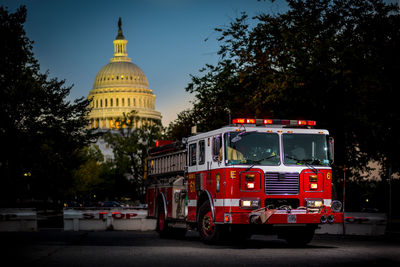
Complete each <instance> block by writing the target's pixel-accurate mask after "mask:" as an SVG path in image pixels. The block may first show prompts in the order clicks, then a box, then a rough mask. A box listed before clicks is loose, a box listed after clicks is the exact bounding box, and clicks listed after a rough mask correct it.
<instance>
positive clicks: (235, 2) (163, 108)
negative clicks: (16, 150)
mask: <svg viewBox="0 0 400 267" xmlns="http://www.w3.org/2000/svg"><path fill="white" fill-rule="evenodd" d="M0 3H1V5H4V6H6V7H8V9H9V11H15V9H16V8H17V7H18V6H20V5H26V6H27V9H28V17H27V22H26V24H25V29H26V32H27V35H28V37H29V38H30V39H31V40H33V41H34V42H35V44H34V53H35V57H36V58H37V59H38V60H39V63H40V66H41V69H42V71H46V70H49V72H50V76H51V77H58V78H59V79H65V80H66V82H67V84H68V85H71V84H73V85H74V87H73V89H72V90H71V95H70V99H71V100H73V99H75V98H78V97H82V96H85V97H86V96H87V95H88V93H89V91H90V90H91V89H92V85H93V81H94V78H95V76H96V74H97V72H98V71H99V70H100V68H101V67H103V66H104V65H106V64H107V63H108V62H109V60H110V58H111V57H112V56H113V51H114V47H113V40H114V38H115V36H116V35H117V30H118V27H117V22H118V18H119V17H121V18H122V28H123V32H124V36H125V38H126V39H127V40H128V46H127V50H128V56H129V57H131V58H132V62H133V63H135V64H136V65H138V66H139V67H140V68H141V69H142V70H143V71H144V73H145V74H146V76H147V79H148V81H149V86H150V89H152V90H153V92H154V94H155V95H156V97H157V98H156V109H157V110H159V111H160V112H161V113H162V115H163V117H164V118H163V124H164V125H165V126H167V125H168V122H169V121H171V120H173V119H175V118H176V114H177V113H178V112H180V111H182V110H183V109H185V108H187V107H189V106H190V103H189V100H190V97H191V96H190V95H189V94H188V93H186V92H185V90H184V88H185V87H186V85H187V84H188V83H189V82H190V76H189V75H190V74H194V75H195V74H196V73H198V70H199V69H201V68H202V67H203V66H204V65H205V64H206V63H210V64H214V63H216V62H217V60H218V56H217V54H216V52H217V51H218V48H219V44H218V43H217V42H216V38H217V37H218V35H217V34H216V33H215V32H214V28H216V27H220V26H223V25H229V23H230V22H231V21H232V20H233V19H234V18H236V17H238V16H239V15H240V12H242V11H246V12H247V13H248V14H249V15H251V16H252V15H256V14H259V13H260V12H262V11H268V12H278V11H279V10H280V9H281V6H284V5H283V4H282V3H281V1H277V2H276V3H273V4H271V3H270V2H269V1H260V2H259V1H257V0H131V1H84V0H80V1H77V0H68V1H54V0H6V1H1V2H0ZM206 38H208V41H205V39H206Z"/></svg>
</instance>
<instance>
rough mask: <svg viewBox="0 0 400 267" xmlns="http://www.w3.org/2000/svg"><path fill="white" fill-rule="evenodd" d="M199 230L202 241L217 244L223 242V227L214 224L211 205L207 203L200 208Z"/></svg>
mask: <svg viewBox="0 0 400 267" xmlns="http://www.w3.org/2000/svg"><path fill="white" fill-rule="evenodd" d="M198 218H199V219H198V222H197V229H198V231H199V234H200V239H201V240H202V241H203V242H205V243H209V244H210V243H216V242H218V241H220V240H221V232H222V226H221V225H217V224H215V223H214V222H213V218H212V214H211V207H210V204H209V203H208V202H207V201H206V202H204V203H203V204H202V205H201V206H200V208H199V217H198Z"/></svg>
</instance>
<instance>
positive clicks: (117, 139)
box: [104, 111, 162, 201]
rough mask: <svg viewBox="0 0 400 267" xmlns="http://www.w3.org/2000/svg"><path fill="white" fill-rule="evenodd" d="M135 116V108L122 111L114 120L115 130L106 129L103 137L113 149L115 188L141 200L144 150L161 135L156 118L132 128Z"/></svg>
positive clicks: (121, 192)
mask: <svg viewBox="0 0 400 267" xmlns="http://www.w3.org/2000/svg"><path fill="white" fill-rule="evenodd" d="M138 120H139V117H138V116H137V113H136V112H135V111H132V112H131V113H129V114H125V113H124V116H123V118H121V119H119V120H118V121H117V122H116V124H117V125H119V126H120V127H119V129H118V130H113V131H110V132H108V133H107V134H106V135H105V136H104V139H105V141H106V142H107V143H109V144H110V145H111V147H112V149H113V152H114V165H115V176H114V177H115V179H116V183H117V185H116V187H117V188H116V190H117V192H118V193H119V194H120V197H121V196H130V197H132V198H133V199H135V200H141V201H144V180H143V175H144V166H145V159H146V158H147V157H148V153H147V150H148V149H149V148H150V147H152V146H154V145H155V141H156V140H157V139H160V138H161V133H162V126H161V122H160V121H153V122H152V123H149V124H145V125H143V126H141V127H137V128H135V127H134V125H137V124H135V121H138Z"/></svg>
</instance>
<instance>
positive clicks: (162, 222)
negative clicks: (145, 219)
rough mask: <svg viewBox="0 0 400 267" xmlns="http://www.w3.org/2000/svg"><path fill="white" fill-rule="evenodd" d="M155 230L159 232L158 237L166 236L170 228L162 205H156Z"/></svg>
mask: <svg viewBox="0 0 400 267" xmlns="http://www.w3.org/2000/svg"><path fill="white" fill-rule="evenodd" d="M156 231H157V232H158V233H159V234H160V237H168V236H169V233H170V229H169V227H168V223H167V221H166V218H165V212H164V207H163V206H162V205H160V206H159V207H158V213H157V227H156Z"/></svg>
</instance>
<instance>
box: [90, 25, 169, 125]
mask: <svg viewBox="0 0 400 267" xmlns="http://www.w3.org/2000/svg"><path fill="white" fill-rule="evenodd" d="M118 28H119V29H118V35H117V37H116V38H115V40H114V57H113V58H111V59H110V63H108V64H107V65H105V66H104V67H102V68H101V69H100V71H99V72H98V73H97V75H96V78H95V79H94V83H93V89H92V90H91V91H90V92H89V96H88V98H89V99H90V100H91V108H92V111H91V113H90V115H89V118H90V127H91V128H100V129H113V128H118V127H119V125H117V124H116V123H115V122H116V121H117V120H118V119H120V118H122V117H123V113H126V114H128V113H129V112H131V111H132V110H135V111H136V116H137V117H138V119H137V120H136V121H135V122H134V127H141V126H142V125H145V124H153V123H155V122H161V113H160V112H158V111H156V110H155V105H154V102H155V99H156V96H155V95H154V94H153V91H152V90H151V89H149V84H148V82H147V78H146V75H145V74H144V72H143V71H142V70H141V69H140V68H139V67H138V66H137V65H136V64H134V63H132V60H131V59H130V58H129V57H128V54H127V52H126V44H127V43H128V41H127V40H126V39H125V37H124V36H123V34H122V28H121V19H120V20H119V21H118Z"/></svg>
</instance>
